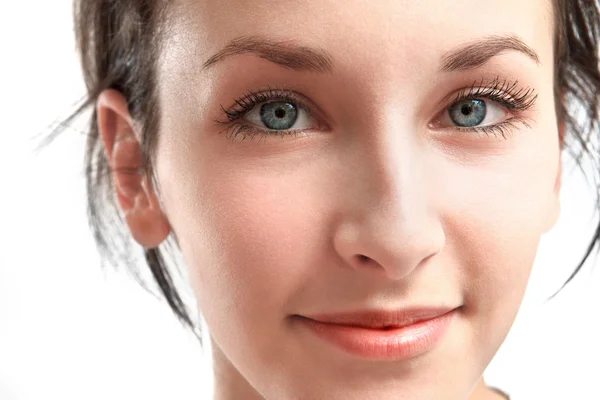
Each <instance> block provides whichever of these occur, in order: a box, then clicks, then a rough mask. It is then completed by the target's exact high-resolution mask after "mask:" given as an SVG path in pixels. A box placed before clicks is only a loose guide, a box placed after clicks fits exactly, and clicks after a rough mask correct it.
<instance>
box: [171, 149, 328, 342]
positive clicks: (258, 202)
mask: <svg viewBox="0 0 600 400" xmlns="http://www.w3.org/2000/svg"><path fill="white" fill-rule="evenodd" d="M202 158H203V159H202V160H200V157H198V158H196V159H192V158H190V157H187V156H186V157H170V158H169V160H165V161H164V162H165V163H169V164H170V165H166V164H163V168H164V169H163V171H165V173H166V171H179V172H178V173H177V174H173V173H170V174H166V175H165V176H170V177H177V178H176V179H173V178H171V179H169V180H165V183H164V187H163V189H164V190H163V193H164V202H165V208H166V209H167V210H168V217H169V220H170V221H171V224H172V226H173V229H174V231H175V234H176V235H177V238H178V242H179V245H180V248H181V250H182V253H183V255H184V258H185V261H186V264H187V266H188V269H189V275H190V280H191V284H192V285H193V287H194V291H195V294H196V298H197V301H198V307H199V309H200V311H201V313H202V315H203V317H204V318H205V320H206V321H207V323H208V324H209V326H210V327H211V331H212V332H213V333H214V336H215V337H221V338H223V337H228V335H227V334H223V333H225V330H231V329H232V327H233V326H236V327H238V329H244V330H245V331H246V332H248V335H246V336H245V337H251V338H255V339H256V338H261V337H264V338H268V337H270V336H271V334H272V331H271V333H270V334H269V333H268V332H266V331H265V332H261V330H262V329H265V330H267V329H271V330H272V329H273V325H272V323H271V324H268V323H261V321H266V320H267V319H268V320H270V321H271V322H272V321H274V320H277V319H279V320H283V319H284V318H285V316H286V314H289V313H293V310H286V309H285V307H286V306H287V304H289V300H290V296H292V295H293V293H294V292H296V291H297V288H298V287H300V286H301V285H302V284H303V282H304V281H306V280H307V279H308V275H309V270H310V269H311V268H313V269H314V268H315V267H316V265H317V264H318V262H317V258H318V255H319V254H323V251H324V250H323V249H324V246H326V245H327V243H328V242H327V240H326V238H324V237H323V235H324V234H325V232H324V231H322V232H319V229H324V224H323V222H322V221H321V220H320V219H321V218H322V213H319V209H320V207H321V206H322V204H323V203H324V201H325V199H324V195H325V194H326V193H328V192H327V191H326V190H325V186H324V185H323V184H321V183H320V182H319V174H315V173H314V168H316V166H313V167H314V168H313V167H311V166H308V167H307V165H306V163H305V164H304V165H303V167H302V168H297V169H290V168H288V169H287V170H286V171H285V172H282V171H281V170H278V169H277V168H273V166H272V165H271V166H270V167H269V168H264V167H261V166H260V164H259V163H252V165H249V164H244V163H239V162H238V163H236V167H235V168H227V167H225V166H226V165H228V163H227V162H224V161H223V160H222V159H221V160H218V159H211V156H210V155H209V154H203V155H202ZM177 160H180V161H177ZM185 160H197V161H193V162H192V163H189V162H186V161H185ZM232 164H233V163H232ZM230 165H231V164H230ZM236 340H237V339H236ZM257 340H259V339H257Z"/></svg>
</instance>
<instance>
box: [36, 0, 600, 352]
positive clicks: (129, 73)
mask: <svg viewBox="0 0 600 400" xmlns="http://www.w3.org/2000/svg"><path fill="white" fill-rule="evenodd" d="M551 1H552V4H551V5H552V6H553V14H554V20H555V41H554V43H555V44H554V59H555V85H554V87H555V99H556V101H555V104H556V114H557V119H558V121H559V123H564V124H565V128H566V135H565V139H566V140H563V138H562V137H561V138H560V140H561V150H562V149H563V147H566V148H568V149H569V151H570V152H571V154H572V155H573V156H574V159H575V160H576V161H577V163H578V165H579V166H580V167H581V158H582V156H583V155H585V154H587V155H588V156H590V157H591V159H592V161H593V162H594V163H595V167H597V168H596V169H597V170H600V165H599V164H600V161H599V160H598V159H597V158H596V157H595V155H596V153H597V149H593V148H592V144H593V137H594V135H598V136H599V137H598V138H600V135H599V134H600V131H599V126H598V124H599V123H600V121H599V115H598V112H599V111H598V102H599V94H600V73H599V70H598V50H599V48H598V36H599V31H600V12H599V9H598V7H599V5H598V2H597V1H589V0H551ZM73 9H74V18H75V32H76V38H77V46H78V50H79V53H80V57H81V65H82V69H83V73H84V78H85V84H86V87H87V96H86V98H85V99H84V100H83V101H82V103H81V105H80V106H79V107H78V108H77V109H76V110H75V112H74V113H73V114H71V116H70V117H69V118H67V119H66V120H65V121H64V122H62V123H61V124H60V125H59V126H57V127H56V128H55V129H54V130H53V131H52V132H51V133H50V135H49V136H48V137H47V138H46V140H45V141H44V143H43V144H42V145H46V144H48V143H49V142H50V141H52V140H53V139H54V138H55V137H56V135H58V134H59V133H60V131H61V130H62V129H63V128H64V127H65V126H66V125H68V124H69V123H71V122H72V121H73V119H74V118H75V117H77V116H78V115H80V114H82V112H83V111H84V110H86V109H88V108H90V107H91V106H93V105H94V104H95V103H96V100H97V98H98V96H99V95H100V93H101V92H102V91H103V90H105V89H109V88H112V89H116V90H118V91H120V92H121V93H123V94H124V96H125V97H126V98H127V101H128V105H129V111H130V113H131V115H132V117H133V118H134V119H135V120H136V121H137V122H138V123H140V126H141V127H142V132H143V135H142V143H141V145H142V152H143V165H142V168H143V170H144V171H145V173H147V174H148V176H149V177H152V161H153V157H154V150H155V139H156V136H157V135H156V133H157V132H156V127H157V126H158V123H157V122H158V121H159V119H160V109H159V108H158V106H157V93H156V85H155V83H156V82H155V80H156V79H155V65H156V62H157V55H158V54H159V53H160V47H161V41H160V37H161V35H160V33H161V32H162V31H164V30H165V29H167V28H168V25H167V24H168V13H169V7H168V6H167V2H164V1H160V0H128V1H122V0H75V1H74V8H73ZM573 104H575V105H577V106H579V107H580V109H581V107H582V108H583V110H585V112H586V118H585V120H584V121H581V120H578V119H577V118H576V115H575V113H576V111H577V109H576V107H572V105H573ZM86 135H87V144H86V152H85V167H86V169H85V173H86V181H87V198H88V218H89V222H90V225H91V229H92V231H93V234H94V237H95V240H96V242H97V245H98V248H99V251H100V253H101V254H102V255H103V256H105V260H108V261H110V262H111V263H113V264H115V265H116V262H117V261H119V260H125V261H126V263H127V265H128V266H130V267H132V266H133V264H134V262H133V259H131V256H129V254H131V252H130V250H131V245H132V243H131V238H130V236H129V235H128V233H127V231H126V229H125V224H123V220H122V217H121V215H120V212H119V209H118V208H117V206H116V203H115V201H114V194H113V191H112V182H111V174H110V170H109V165H108V163H107V159H106V156H105V153H104V147H103V143H102V141H101V139H100V136H99V132H98V128H97V125H96V111H95V109H94V110H93V112H92V116H91V120H90V123H89V131H88V132H86ZM569 139H571V140H572V141H570V142H569V143H567V144H566V146H565V143H566V142H567V140H569ZM582 170H583V168H582ZM584 173H585V171H584ZM598 195H599V196H600V194H598ZM599 208H600V204H599ZM172 239H173V238H172V237H170V238H169V240H167V241H166V242H165V243H163V244H161V245H160V246H159V247H158V248H153V249H143V252H144V256H145V257H144V258H145V261H146V263H147V265H148V267H149V269H150V271H151V273H152V276H153V278H154V281H155V282H156V283H157V284H158V287H159V289H160V293H161V294H162V296H164V298H165V299H166V301H167V302H168V304H169V306H170V308H171V309H172V310H173V312H174V313H175V315H176V316H177V317H178V318H179V320H180V321H181V322H182V323H183V324H184V325H186V326H187V327H189V328H191V329H192V331H195V332H196V330H195V328H196V327H195V324H194V323H193V321H192V318H191V316H190V313H189V311H188V310H187V308H186V307H185V304H184V302H183V301H182V298H181V296H180V294H179V293H178V291H177V289H176V287H175V284H174V281H173V275H172V271H170V268H169V266H168V263H167V259H166V256H167V255H168V254H169V248H170V247H171V245H172V244H173V243H172ZM598 242H600V224H599V225H598V227H597V229H596V231H595V233H594V235H593V238H592V240H591V242H590V244H589V246H588V248H587V251H586V253H585V256H584V258H583V260H582V261H581V262H580V263H579V265H578V266H577V268H576V269H575V271H574V272H573V273H572V275H571V276H570V277H569V278H568V280H567V281H566V282H565V283H564V284H563V285H562V287H561V288H560V289H559V290H558V291H557V292H556V293H555V294H554V295H552V297H554V296H555V295H556V294H557V293H558V292H559V291H560V290H561V289H562V288H563V287H564V286H565V285H566V284H567V283H569V282H570V281H571V280H572V279H573V277H574V276H575V275H576V274H577V272H578V271H579V270H580V269H581V267H582V266H583V264H584V263H585V262H586V260H587V259H588V257H589V255H590V254H591V252H592V250H593V249H594V248H595V247H596V246H597V245H598ZM138 248H139V246H138ZM132 272H133V273H134V276H135V277H137V278H138V280H139V282H140V283H142V285H144V283H143V281H142V280H141V279H139V272H138V271H137V270H135V269H134V268H132ZM144 287H146V286H144ZM552 297H550V298H552ZM196 336H197V337H198V339H200V341H201V338H200V336H199V335H198V334H196Z"/></svg>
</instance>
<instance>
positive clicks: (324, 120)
mask: <svg viewBox="0 0 600 400" xmlns="http://www.w3.org/2000/svg"><path fill="white" fill-rule="evenodd" d="M499 79H500V78H499V77H496V78H494V79H490V80H489V81H487V82H485V79H483V78H482V79H481V80H479V81H474V82H473V83H472V84H471V85H470V86H465V87H462V88H460V89H457V90H455V91H452V92H450V93H449V94H447V95H446V96H444V97H443V98H442V99H441V100H439V101H438V102H437V104H436V105H435V109H436V110H439V111H438V114H439V112H443V111H445V109H446V108H447V107H449V106H450V105H452V104H454V103H456V102H457V101H459V99H465V98H471V97H477V96H479V97H482V98H485V97H490V96H489V95H490V94H491V93H496V95H497V96H506V97H507V98H508V97H511V94H510V93H507V92H505V91H504V90H500V89H507V88H512V89H513V90H516V91H517V93H524V92H525V93H530V94H531V96H532V98H531V103H533V102H534V101H535V99H536V98H537V94H535V91H533V89H530V88H524V89H520V88H517V89H514V88H515V87H516V84H517V83H518V81H514V83H510V84H507V82H508V80H504V81H502V82H501V83H500V80H499ZM478 92H483V93H478ZM278 94H279V95H281V96H278ZM534 94H535V95H534ZM256 95H262V96H266V99H265V100H263V101H261V102H256V103H255V104H253V107H252V109H251V110H253V109H254V107H256V106H258V105H260V104H263V103H266V102H272V101H277V100H278V99H280V98H282V97H286V96H287V97H292V98H293V100H294V102H296V103H297V104H298V105H299V106H300V107H302V108H303V109H305V111H306V112H307V113H308V114H309V116H310V117H312V118H314V119H317V123H318V125H319V126H322V125H327V126H330V123H329V121H330V119H329V118H328V117H327V115H326V114H325V113H324V112H323V111H322V110H321V109H320V108H319V107H318V106H317V105H316V104H315V103H314V102H312V101H311V100H309V99H308V98H307V97H305V96H304V95H302V94H300V93H298V92H296V91H295V90H292V89H285V88H279V87H274V88H272V87H270V86H267V88H265V89H262V90H257V91H249V92H247V93H246V94H245V95H244V96H242V97H240V98H238V99H237V100H235V104H238V105H239V104H240V102H247V101H253V100H252V99H251V98H252V97H254V96H256ZM452 99H453V100H452ZM491 101H496V100H494V99H491ZM501 106H504V107H506V105H504V104H501ZM221 108H222V109H223V111H224V112H226V113H227V111H229V112H238V113H241V114H240V115H239V116H238V118H235V119H232V120H229V121H216V122H220V123H231V122H233V121H234V120H237V119H240V118H243V117H244V116H245V115H247V114H248V113H249V112H250V111H251V110H247V111H246V112H243V111H244V110H239V109H235V105H233V106H232V107H231V108H229V109H225V108H223V107H222V106H221Z"/></svg>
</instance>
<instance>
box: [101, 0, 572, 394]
mask: <svg viewBox="0 0 600 400" xmlns="http://www.w3.org/2000/svg"><path fill="white" fill-rule="evenodd" d="M174 3H175V4H174V5H173V9H172V10H171V13H170V14H169V18H171V23H170V24H169V29H167V30H165V31H164V37H163V38H161V40H163V41H164V43H163V46H162V54H161V55H160V57H159V65H158V66H157V69H158V71H157V86H158V87H157V92H158V98H159V107H160V111H161V119H160V123H159V126H158V131H159V133H158V136H159V137H158V139H159V140H158V141H157V142H158V144H157V148H156V157H155V160H153V161H154V164H153V167H154V168H153V171H154V173H155V178H156V186H155V185H153V184H152V180H151V179H149V177H148V176H147V175H145V174H133V175H132V174H130V173H125V172H123V171H124V170H123V168H125V169H128V168H129V169H130V168H134V169H135V168H139V166H140V147H139V141H140V138H141V136H142V134H143V132H142V131H141V130H140V127H139V124H137V123H136V121H133V120H132V118H131V116H130V114H129V112H128V109H127V102H126V99H125V98H124V97H123V95H122V94H121V93H118V92H116V91H114V90H108V91H106V92H104V93H103V94H102V96H101V97H100V99H99V102H98V124H99V127H100V131H101V134H102V138H103V140H104V143H105V147H106V150H107V155H108V159H109V161H110V163H111V166H113V167H114V169H115V172H114V173H113V178H114V182H115V192H116V194H117V199H118V201H119V205H120V207H121V209H122V210H123V212H124V214H125V218H126V222H127V224H128V226H129V229H130V230H131V233H132V235H133V237H134V238H135V240H137V241H138V242H139V243H140V244H141V245H142V246H144V247H147V248H152V247H156V246H158V245H159V244H160V243H162V242H163V241H164V240H165V239H166V238H167V237H168V235H170V234H173V235H174V236H175V237H176V238H177V243H178V245H179V247H180V250H181V252H182V254H183V256H184V259H185V262H186V267H187V268H188V271H189V276H190V280H191V284H192V287H193V289H194V292H195V295H196V299H197V304H198V308H199V310H200V312H201V313H202V315H203V317H204V319H205V320H206V323H207V325H208V326H209V328H210V335H211V341H212V343H213V352H214V360H215V378H216V379H215V385H216V387H215V389H216V399H217V400H234V399H240V398H243V399H251V400H254V399H256V400H262V399H263V398H265V399H282V400H283V399H285V400H288V399H290V400H292V399H324V398H325V399H332V400H336V399H344V400H347V399H350V400H352V399H360V400H364V399H377V400H386V399H389V400H392V399H393V400H399V399H400V400H409V399H410V400H434V399H436V400H437V399H439V400H465V399H470V400H480V399H481V400H488V399H490V400H491V399H496V398H498V399H500V398H502V397H501V396H500V395H499V394H497V393H495V392H493V391H492V390H490V389H489V388H486V387H485V384H484V382H483V380H482V378H481V377H482V374H483V372H484V370H485V368H486V366H487V365H488V364H489V362H490V360H491V359H492V357H493V356H494V354H495V353H496V351H497V350H498V348H499V347H500V345H501V344H502V342H503V341H504V339H505V337H506V335H507V334H508V332H509V330H510V328H511V326H512V324H513V321H514V318H515V316H516V314H517V311H518V309H519V306H520V304H521V301H522V298H523V295H524V292H525V288H526V285H527V281H528V278H529V274H530V271H531V266H532V264H533V261H534V259H535V256H536V253H537V246H538V243H539V240H540V237H541V235H543V234H544V233H545V232H547V231H548V230H550V229H551V228H552V227H553V226H554V224H555V223H556V220H557V218H558V215H559V213H560V203H559V189H560V181H561V177H560V165H561V164H560V145H559V137H560V135H561V134H562V131H560V130H559V126H560V121H557V120H556V115H555V111H554V110H555V107H554V105H555V98H554V90H553V89H554V88H553V65H554V62H553V38H554V34H553V24H552V18H553V17H552V10H551V7H550V2H549V1H548V0H528V1H523V0H503V1H492V0H489V1H480V2H477V5H476V6H475V5H474V3H473V2H471V1H467V0H456V1H453V2H440V1H438V0H424V1H399V0H382V1H377V2H373V1H366V0H349V1H345V2H344V4H343V6H341V5H340V2H339V1H322V0H305V1H302V2H273V1H253V2H248V1H239V0H220V1H217V0H214V1H211V0H207V1H195V0H187V1H183V0H182V1H178V2H174ZM240 38H241V39H240ZM252 38H260V40H255V41H252ZM240 40H241V41H240ZM257 43H258V44H261V43H262V45H261V46H259V45H258V44H257ZM265 44H266V46H265ZM274 49H275V50H276V51H275V50H274ZM307 54H309V55H310V57H308V58H307ZM315 55H317V56H315ZM299 60H300V61H302V62H299ZM269 88H278V89H279V90H278V92H277V93H279V95H280V93H287V94H288V95H289V96H288V97H287V98H284V99H282V98H281V97H279V98H275V99H270V100H266V101H265V100H261V101H260V102H259V103H258V104H256V105H252V104H250V101H251V100H250V99H251V98H252V96H250V97H249V96H247V94H248V92H249V91H252V92H254V93H255V94H256V93H262V94H263V95H264V94H265V93H270V92H269ZM290 93H292V95H290ZM469 94H470V95H471V97H468V95H469ZM473 94H477V96H475V95H473ZM465 95H467V97H465ZM290 96H292V100H290ZM254 97H257V96H256V95H255V96H254ZM457 98H459V99H462V101H463V103H461V104H457V103H456V99H457ZM236 101H237V103H236ZM274 102H275V103H276V102H279V104H280V105H281V104H285V107H286V108H285V109H286V110H292V109H293V110H294V113H296V114H293V113H292V114H286V112H284V111H282V110H283V108H282V109H279V111H278V113H277V114H272V115H271V117H270V118H271V119H265V118H266V117H265V114H264V113H262V112H263V111H264V108H263V106H265V104H267V103H269V104H271V103H274ZM464 102H466V103H464ZM240 104H246V105H248V104H250V106H249V107H248V108H249V109H248V110H245V111H244V112H242V111H243V110H240ZM271 105H272V104H271ZM484 105H485V107H484ZM282 107H283V106H282ZM223 109H225V110H226V111H228V113H224V112H223ZM482 110H484V111H482ZM478 113H479V114H478ZM234 114H235V118H234V117H233V116H234ZM289 115H295V118H292V119H291V120H290V121H291V124H290V126H289V127H281V125H277V126H278V127H276V128H274V127H273V125H271V126H267V125H266V123H268V122H269V121H271V123H273V121H274V122H276V123H277V124H285V123H286V121H288V120H286V118H288V117H289ZM228 116H229V117H231V120H229V119H228ZM479 117H481V118H479ZM290 118H291V117H290ZM240 127H241V128H243V129H242V130H240ZM274 131H277V134H274ZM290 131H294V132H296V135H292V134H290V133H289V132H290ZM282 132H287V133H284V134H282ZM234 133H236V134H237V135H233V134H234ZM415 305H419V306H422V305H427V306H437V305H444V306H451V307H456V309H457V310H458V311H457V313H456V318H454V320H453V321H452V325H451V326H450V328H449V329H448V331H447V333H446V334H445V335H444V336H443V338H442V340H441V341H440V342H439V343H438V344H437V345H436V346H435V348H432V349H431V350H430V351H428V352H427V353H426V354H424V355H423V356H421V357H418V358H414V359H407V360H400V361H397V362H374V361H372V360H364V359H360V358H356V357H351V356H349V355H347V354H343V353H341V352H339V351H337V349H333V348H332V347H331V346H329V345H327V344H325V343H323V342H321V341H319V340H318V339H317V338H315V337H314V336H312V335H311V334H310V333H308V332H307V331H306V330H304V329H301V328H298V327H297V326H294V325H292V324H290V323H289V321H290V317H291V316H292V315H295V314H296V315H309V314H311V313H323V312H338V311H345V310H355V309H364V308H388V309H389V308H404V307H408V306H415Z"/></svg>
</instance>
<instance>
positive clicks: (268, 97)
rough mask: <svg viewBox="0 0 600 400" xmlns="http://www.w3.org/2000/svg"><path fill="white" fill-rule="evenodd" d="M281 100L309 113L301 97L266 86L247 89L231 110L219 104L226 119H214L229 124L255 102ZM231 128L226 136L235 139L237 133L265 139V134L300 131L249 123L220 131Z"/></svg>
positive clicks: (243, 136)
mask: <svg viewBox="0 0 600 400" xmlns="http://www.w3.org/2000/svg"><path fill="white" fill-rule="evenodd" d="M273 100H278V101H283V102H289V103H293V104H296V105H298V106H299V107H300V108H303V109H304V110H305V112H307V113H308V114H310V109H309V107H308V106H306V105H305V104H304V102H303V101H302V99H301V98H300V97H299V96H296V95H295V94H294V92H291V91H289V90H285V89H280V88H272V87H270V86H267V89H266V90H263V91H260V92H255V91H252V90H249V91H248V92H247V93H245V94H244V95H242V96H241V97H240V98H238V99H236V100H235V103H236V104H237V105H238V107H239V108H234V109H231V110H227V109H225V108H224V107H223V106H222V105H221V110H222V111H223V113H224V114H225V116H226V117H227V120H226V121H219V120H215V122H216V123H218V124H223V125H229V124H231V123H232V122H233V121H236V120H238V119H240V118H241V117H243V116H244V115H245V114H247V113H249V112H250V111H251V110H252V109H253V108H254V107H255V106H256V105H257V104H260V103H264V102H267V101H273ZM230 129H231V132H230V134H229V135H228V138H232V139H235V138H236V137H237V136H238V135H242V140H244V139H246V138H248V137H249V138H250V139H253V138H254V137H255V136H257V135H258V136H262V137H264V138H265V139H266V137H267V136H280V137H281V138H283V137H287V136H298V135H299V134H300V133H302V131H299V130H298V131H292V130H265V129H259V128H255V127H253V126H251V125H246V124H235V125H232V126H227V127H226V128H225V129H224V130H223V131H221V133H222V132H225V131H228V130H230ZM265 131H266V132H269V134H268V135H265Z"/></svg>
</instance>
